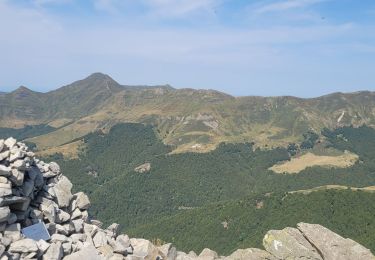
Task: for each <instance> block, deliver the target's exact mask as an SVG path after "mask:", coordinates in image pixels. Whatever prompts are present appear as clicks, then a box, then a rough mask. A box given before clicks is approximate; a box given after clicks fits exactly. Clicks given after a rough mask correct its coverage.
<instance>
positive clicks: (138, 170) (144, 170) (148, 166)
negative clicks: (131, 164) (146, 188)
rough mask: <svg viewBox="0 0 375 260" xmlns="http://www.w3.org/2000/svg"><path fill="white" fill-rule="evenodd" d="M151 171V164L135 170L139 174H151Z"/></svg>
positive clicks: (145, 164)
mask: <svg viewBox="0 0 375 260" xmlns="http://www.w3.org/2000/svg"><path fill="white" fill-rule="evenodd" d="M150 170H151V163H144V164H142V165H139V166H138V167H136V168H134V171H135V172H138V173H146V172H149V171H150Z"/></svg>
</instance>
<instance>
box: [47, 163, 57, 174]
mask: <svg viewBox="0 0 375 260" xmlns="http://www.w3.org/2000/svg"><path fill="white" fill-rule="evenodd" d="M48 169H49V170H50V171H51V172H53V173H54V174H55V175H58V174H59V173H60V166H59V165H58V164H57V163H55V162H50V163H49V164H48Z"/></svg>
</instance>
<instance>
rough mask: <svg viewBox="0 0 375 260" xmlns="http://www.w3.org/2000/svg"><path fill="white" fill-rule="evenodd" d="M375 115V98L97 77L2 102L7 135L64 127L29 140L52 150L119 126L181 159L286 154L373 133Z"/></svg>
mask: <svg viewBox="0 0 375 260" xmlns="http://www.w3.org/2000/svg"><path fill="white" fill-rule="evenodd" d="M373 107H375V92H370V91H363V92H358V91H357V92H353V93H340V92H337V93H332V94H328V95H324V96H321V97H316V98H299V97H293V96H279V97H261V96H243V97H234V96H231V95H229V94H226V93H223V92H220V91H217V90H206V89H198V90H197V89H191V88H183V89H175V88H173V87H171V86H169V85H157V86H128V85H121V84H119V83H118V82H116V81H115V80H113V79H112V78H111V77H110V76H108V75H106V74H103V73H94V74H91V75H90V76H88V77H86V78H84V79H82V80H79V81H75V82H73V83H71V84H68V85H66V86H63V87H61V88H59V89H56V90H53V91H49V92H46V93H40V92H34V91H31V90H29V89H26V88H25V89H18V90H17V91H13V92H10V93H7V94H4V95H1V96H0V127H15V128H19V127H23V126H25V125H28V124H30V125H36V124H49V125H51V126H54V127H55V126H57V127H60V126H65V128H64V129H62V130H61V129H59V130H56V132H54V133H49V134H48V135H46V136H41V137H36V138H34V139H32V140H30V141H32V142H35V143H36V144H37V146H38V147H39V148H41V149H45V148H48V147H56V146H59V145H62V144H65V143H68V142H69V141H72V140H74V139H77V138H80V137H82V136H84V135H86V134H88V133H89V132H92V131H96V130H103V131H107V129H109V128H110V127H111V126H113V125H115V124H116V123H119V122H134V123H144V124H151V125H153V126H155V128H156V130H157V132H158V135H159V137H160V138H161V139H162V140H163V141H164V142H165V143H166V144H169V145H172V146H174V147H175V152H186V151H194V152H206V151H209V150H212V149H214V148H215V147H217V145H218V144H219V143H221V142H233V143H235V142H255V143H256V144H257V145H258V146H259V147H266V146H272V147H275V146H286V145H288V143H291V142H296V141H300V140H301V139H302V138H303V134H304V133H306V132H307V131H314V132H320V131H321V130H322V129H323V128H330V129H332V128H335V127H337V126H342V125H354V126H360V125H363V124H366V125H369V126H374V125H375V109H373ZM67 123H69V124H67Z"/></svg>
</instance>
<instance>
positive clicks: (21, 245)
mask: <svg viewBox="0 0 375 260" xmlns="http://www.w3.org/2000/svg"><path fill="white" fill-rule="evenodd" d="M9 251H10V252H12V253H30V252H36V251H38V246H37V244H36V242H35V241H34V240H32V239H28V238H25V239H21V240H18V241H15V242H13V243H12V244H11V245H10V247H9Z"/></svg>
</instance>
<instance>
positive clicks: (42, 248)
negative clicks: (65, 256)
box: [36, 239, 50, 253]
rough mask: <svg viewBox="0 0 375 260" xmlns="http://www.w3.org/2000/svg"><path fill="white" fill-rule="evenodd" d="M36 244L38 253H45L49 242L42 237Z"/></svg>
mask: <svg viewBox="0 0 375 260" xmlns="http://www.w3.org/2000/svg"><path fill="white" fill-rule="evenodd" d="M36 244H37V246H38V249H39V252H40V253H45V252H46V251H47V249H48V248H49V246H50V244H49V243H47V242H46V241H44V240H42V239H41V240H39V241H37V242H36Z"/></svg>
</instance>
